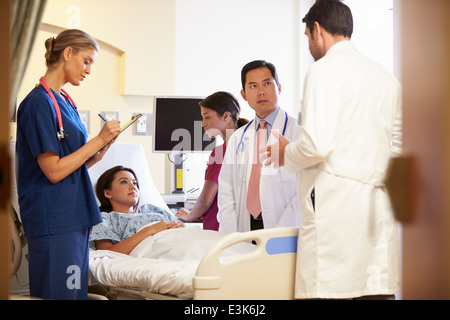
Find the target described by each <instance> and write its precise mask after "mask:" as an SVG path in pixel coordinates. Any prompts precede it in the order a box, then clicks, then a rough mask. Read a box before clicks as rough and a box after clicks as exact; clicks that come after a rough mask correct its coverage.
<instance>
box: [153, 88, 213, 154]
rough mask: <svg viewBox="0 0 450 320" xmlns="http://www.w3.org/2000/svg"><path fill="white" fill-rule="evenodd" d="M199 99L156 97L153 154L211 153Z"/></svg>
mask: <svg viewBox="0 0 450 320" xmlns="http://www.w3.org/2000/svg"><path fill="white" fill-rule="evenodd" d="M202 100H203V98H201V97H176V96H174V97H167V96H164V97H163V96H157V97H155V104H154V110H153V152H164V153H184V152H203V151H207V152H211V151H212V150H213V149H214V147H215V141H214V139H211V138H209V137H208V135H206V134H205V131H204V130H203V128H202V116H201V113H200V105H199V102H200V101H202Z"/></svg>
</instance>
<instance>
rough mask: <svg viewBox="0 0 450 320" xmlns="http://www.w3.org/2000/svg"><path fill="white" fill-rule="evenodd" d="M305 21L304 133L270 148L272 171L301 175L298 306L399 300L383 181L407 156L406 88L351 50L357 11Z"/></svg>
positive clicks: (315, 10)
mask: <svg viewBox="0 0 450 320" xmlns="http://www.w3.org/2000/svg"><path fill="white" fill-rule="evenodd" d="M303 22H305V23H306V29H305V34H306V35H307V36H308V39H309V49H310V52H311V54H312V56H313V57H314V59H315V63H313V64H312V65H311V67H310V69H309V70H308V73H307V75H306V79H305V86H304V98H303V104H302V109H301V114H302V118H301V119H302V121H301V125H302V133H301V135H300V138H299V139H298V140H296V141H295V142H292V143H289V142H288V141H286V140H285V139H283V137H280V140H279V143H276V144H274V145H272V146H268V147H267V157H268V158H269V163H272V164H274V166H275V167H279V166H283V165H285V167H286V168H287V169H288V170H289V171H290V172H296V171H298V170H303V175H302V181H297V188H298V197H299V199H300V200H301V204H302V205H304V208H305V211H304V214H303V216H302V224H301V226H300V233H299V240H298V242H299V246H298V247H299V251H298V254H297V257H298V258H297V274H296V298H300V299H305V298H306V299H309V298H324V299H342V298H345V299H348V298H355V299H393V298H394V294H395V293H396V292H399V291H400V263H399V260H400V259H399V244H398V235H397V224H396V222H395V220H394V217H393V213H392V209H391V205H390V202H389V198H388V195H387V193H386V188H385V186H384V184H383V180H384V176H385V173H386V169H387V166H388V162H389V159H390V156H391V152H396V153H400V152H401V126H402V124H401V87H400V84H399V83H398V81H397V80H396V79H395V78H394V77H393V76H392V75H391V74H390V73H389V72H387V71H386V70H384V68H382V67H381V66H380V65H379V64H377V63H375V62H374V61H371V60H369V59H368V58H366V57H364V56H363V55H361V54H360V53H359V52H358V51H357V50H356V48H355V46H354V45H353V44H352V42H350V37H351V34H352V32H353V18H352V13H351V11H350V9H349V8H348V7H347V6H346V5H344V4H343V3H341V2H340V1H338V0H319V1H316V3H315V4H314V5H313V6H312V7H311V9H310V11H309V12H308V14H307V15H306V16H305V17H304V19H303ZM263 158H264V159H265V157H263Z"/></svg>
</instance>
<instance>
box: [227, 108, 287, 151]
mask: <svg viewBox="0 0 450 320" xmlns="http://www.w3.org/2000/svg"><path fill="white" fill-rule="evenodd" d="M284 115H285V116H286V118H285V120H284V127H283V133H282V134H283V136H284V134H285V133H286V127H287V123H288V114H287V112H286V111H285V112H284ZM254 120H255V119H253V120H252V121H250V122H249V123H247V125H246V126H245V128H244V132H242V135H241V141H239V144H238V146H237V148H236V154H238V151H239V148H240V149H241V152H244V136H245V132H246V131H247V129H248V127H249V126H250V125H251V124H252V122H253V121H254Z"/></svg>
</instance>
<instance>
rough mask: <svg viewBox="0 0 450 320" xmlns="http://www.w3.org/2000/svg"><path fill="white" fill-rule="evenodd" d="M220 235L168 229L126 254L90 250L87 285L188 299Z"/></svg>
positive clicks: (241, 249) (233, 250) (246, 247)
mask: <svg viewBox="0 0 450 320" xmlns="http://www.w3.org/2000/svg"><path fill="white" fill-rule="evenodd" d="M224 236H225V234H223V233H219V232H215V231H208V230H202V229H195V228H180V229H170V230H165V231H162V232H159V233H157V234H156V235H154V236H152V237H148V238H147V239H145V240H144V241H142V242H141V243H140V244H139V245H137V246H136V247H135V248H134V250H133V251H132V252H131V253H130V255H124V254H120V253H116V252H112V251H108V250H97V251H95V250H91V251H90V256H89V270H90V274H89V283H90V285H93V284H96V283H99V284H102V285H106V286H114V287H131V288H139V289H142V290H146V291H148V292H153V293H159V294H170V295H174V296H177V297H179V298H182V299H189V298H192V297H193V294H194V291H193V288H192V279H193V277H194V275H195V272H196V270H197V267H198V264H199V263H200V260H201V258H202V257H203V256H204V255H205V253H206V252H207V251H208V250H209V248H210V247H211V246H212V245H213V244H214V243H216V242H217V241H218V240H219V239H221V238H222V237H224ZM254 249H255V246H254V245H252V244H250V243H239V244H237V245H234V246H232V247H230V248H228V249H226V250H224V251H223V253H222V254H221V258H222V257H223V258H225V257H226V256H233V255H236V254H243V253H246V252H250V251H253V250H254Z"/></svg>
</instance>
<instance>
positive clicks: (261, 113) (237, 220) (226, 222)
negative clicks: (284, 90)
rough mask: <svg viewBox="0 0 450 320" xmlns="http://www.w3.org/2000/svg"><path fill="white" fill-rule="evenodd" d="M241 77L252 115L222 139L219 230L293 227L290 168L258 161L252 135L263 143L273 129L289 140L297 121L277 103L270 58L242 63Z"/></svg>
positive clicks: (294, 199)
mask: <svg viewBox="0 0 450 320" xmlns="http://www.w3.org/2000/svg"><path fill="white" fill-rule="evenodd" d="M241 82H242V90H241V95H242V97H243V98H244V99H245V100H246V101H247V102H248V104H249V105H250V107H251V108H252V109H254V110H255V114H256V115H255V119H254V120H253V121H251V122H250V123H249V124H248V125H246V126H243V127H241V128H239V129H238V130H236V131H235V132H234V134H233V135H232V136H231V137H230V139H229V141H228V145H227V151H226V153H225V157H224V161H223V164H222V169H221V171H220V175H219V192H218V207H219V212H218V215H217V220H218V221H219V231H220V232H226V233H230V232H236V231H238V232H243V231H249V230H256V229H262V228H273V227H288V226H296V227H297V226H299V225H300V210H299V205H298V201H297V194H296V187H295V185H296V181H295V180H296V174H292V173H289V172H287V170H286V169H285V168H279V169H275V168H271V167H263V166H261V164H260V163H259V164H258V162H257V157H256V156H257V154H255V150H257V149H258V147H256V146H255V144H256V142H257V141H260V143H263V144H266V143H267V140H268V139H269V142H271V141H272V139H273V136H272V135H271V133H272V132H274V131H278V132H279V133H280V134H282V135H284V136H286V138H287V139H288V140H295V139H297V138H298V136H299V134H300V127H299V126H298V125H297V120H296V119H294V118H292V117H290V116H289V115H288V114H287V113H286V112H285V111H284V110H282V109H281V107H280V106H279V101H278V100H279V94H280V93H281V84H280V83H279V81H278V75H277V72H276V69H275V66H274V65H273V64H272V63H269V62H266V61H263V60H256V61H252V62H250V63H248V64H247V65H245V66H244V67H243V69H242V72H241ZM260 128H261V130H258V131H259V133H260V135H259V136H260V137H261V139H258V138H257V136H258V134H257V129H260ZM253 164H255V165H253ZM258 166H259V170H260V173H259V174H258ZM253 167H255V168H253ZM252 169H253V170H255V171H254V174H252ZM254 184H256V185H255V186H254ZM258 184H259V186H258ZM258 190H259V191H260V192H259V194H258V192H257V191H258Z"/></svg>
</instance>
